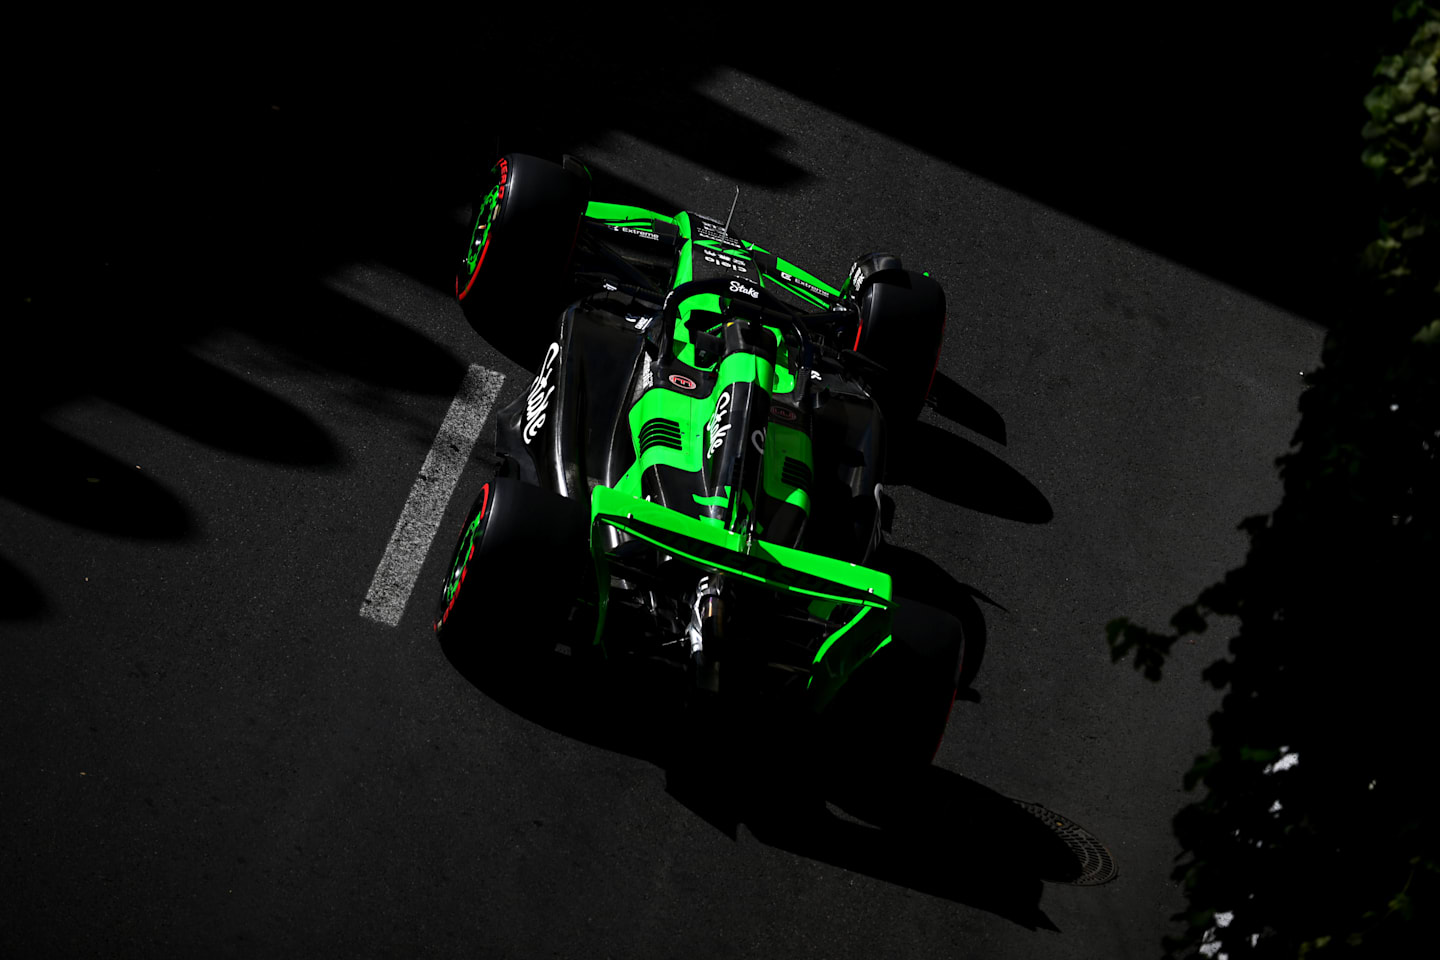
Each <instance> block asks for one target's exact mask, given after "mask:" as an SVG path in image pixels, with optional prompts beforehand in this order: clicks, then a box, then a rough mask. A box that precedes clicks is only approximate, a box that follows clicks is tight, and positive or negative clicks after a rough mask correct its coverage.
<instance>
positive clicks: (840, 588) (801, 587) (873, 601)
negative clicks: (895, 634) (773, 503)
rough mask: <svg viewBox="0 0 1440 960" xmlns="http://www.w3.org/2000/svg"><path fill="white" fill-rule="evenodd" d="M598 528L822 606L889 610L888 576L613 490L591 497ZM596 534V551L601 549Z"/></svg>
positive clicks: (602, 489) (596, 491) (594, 523)
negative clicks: (602, 526) (754, 537)
mask: <svg viewBox="0 0 1440 960" xmlns="http://www.w3.org/2000/svg"><path fill="white" fill-rule="evenodd" d="M590 518H591V523H592V526H593V527H598V526H599V525H600V524H606V525H608V526H611V527H614V528H615V529H617V530H621V531H623V532H625V533H628V534H630V535H631V536H634V537H638V538H639V539H641V540H644V541H646V542H647V543H651V544H653V545H655V546H656V547H658V548H660V549H661V550H664V551H665V552H666V553H670V554H673V555H675V556H678V557H682V558H684V559H686V560H688V561H690V562H691V563H694V564H695V565H697V566H700V567H703V568H708V569H716V570H724V571H726V572H729V573H733V574H735V575H736V576H740V577H745V578H746V579H749V580H754V581H756V582H759V583H763V584H766V585H767V586H769V587H771V588H772V589H776V590H787V591H791V592H794V593H799V594H802V595H805V596H809V597H814V598H816V599H820V600H831V601H834V602H836V603H852V604H860V605H862V606H864V607H866V608H871V607H873V608H877V609H880V610H888V608H889V606H890V597H891V589H892V588H891V582H890V577H889V575H888V574H885V573H881V572H880V571H878V570H871V569H870V568H868V567H861V566H857V565H856V564H853V563H847V562H845V561H843V560H836V559H834V558H833V557H826V556H822V555H820V554H818V553H807V552H805V551H803V550H795V549H792V548H790V547H782V546H780V545H779V544H774V543H766V542H765V541H763V540H751V539H748V538H747V537H745V536H744V535H743V534H739V533H732V532H730V531H728V530H724V529H722V528H718V527H714V526H711V525H709V524H705V523H702V522H701V521H699V520H698V519H696V518H694V517H687V516H685V515H684V514H682V513H678V512H677V511H674V510H670V509H668V508H666V507H662V506H660V505H659V504H656V503H650V502H648V501H645V500H640V499H638V498H636V497H632V496H629V495H627V494H624V493H621V492H620V491H619V490H614V489H611V488H609V487H596V488H595V489H594V491H593V492H592V493H591V496H590ZM595 542H596V541H595V539H594V536H593V534H592V545H593V544H594V543H595Z"/></svg>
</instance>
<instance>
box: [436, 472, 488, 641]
mask: <svg viewBox="0 0 1440 960" xmlns="http://www.w3.org/2000/svg"><path fill="white" fill-rule="evenodd" d="M489 508H490V484H488V483H487V484H485V486H483V487H481V488H480V509H479V510H477V511H475V515H474V516H473V517H471V518H470V522H469V523H467V524H466V525H465V529H464V530H463V531H461V533H460V540H459V542H457V543H456V544H455V553H454V554H453V555H452V556H451V558H450V571H449V573H448V574H447V575H446V577H445V589H444V590H442V591H441V592H440V603H439V604H438V607H437V610H436V613H435V632H436V633H439V632H440V631H441V630H443V629H444V627H445V623H446V621H448V620H449V619H450V615H451V613H453V612H454V610H455V600H456V598H457V597H459V596H460V588H461V587H462V586H464V584H465V574H466V571H467V570H468V569H469V567H470V561H471V560H473V559H474V558H475V548H476V546H478V545H479V543H480V538H481V537H483V536H484V535H485V526H484V524H485V515H486V513H487V512H488V511H489Z"/></svg>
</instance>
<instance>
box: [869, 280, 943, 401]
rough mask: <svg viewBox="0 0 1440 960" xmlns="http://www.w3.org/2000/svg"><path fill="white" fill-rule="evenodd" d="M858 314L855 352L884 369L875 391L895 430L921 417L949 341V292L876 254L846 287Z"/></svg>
mask: <svg viewBox="0 0 1440 960" xmlns="http://www.w3.org/2000/svg"><path fill="white" fill-rule="evenodd" d="M846 290H847V292H848V293H849V294H850V295H851V296H852V297H854V299H855V303H856V306H857V307H858V308H859V314H860V324H859V328H858V329H857V330H856V332H855V347H854V349H855V351H856V352H857V353H862V354H864V355H865V356H866V357H869V358H870V359H871V360H874V361H875V362H876V363H878V364H880V365H881V366H882V367H884V368H885V370H886V373H885V375H884V376H877V377H876V378H875V379H874V381H873V383H872V387H873V388H874V390H873V393H874V395H875V400H876V402H877V403H879V404H880V409H881V410H882V411H884V413H885V417H886V419H887V420H889V421H890V423H891V425H892V426H895V427H896V428H900V429H903V428H904V426H905V425H906V424H908V423H910V422H911V421H913V420H914V419H915V418H916V417H917V416H919V415H920V409H921V407H923V406H924V405H925V399H926V397H928V396H929V395H930V388H931V387H932V386H933V385H934V382H935V371H936V369H937V368H938V367H939V364H940V346H941V343H942V342H943V341H944V338H945V292H944V291H943V290H941V289H940V284H938V283H936V282H935V280H933V279H931V278H930V277H928V276H926V275H925V274H923V273H916V272H915V271H913V270H903V269H901V267H900V259H899V258H898V257H894V256H891V255H889V254H871V255H870V256H868V257H862V258H861V259H860V260H857V261H856V263H855V266H854V267H852V268H851V271H850V278H849V280H847V282H846Z"/></svg>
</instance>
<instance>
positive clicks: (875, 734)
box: [821, 599, 965, 778]
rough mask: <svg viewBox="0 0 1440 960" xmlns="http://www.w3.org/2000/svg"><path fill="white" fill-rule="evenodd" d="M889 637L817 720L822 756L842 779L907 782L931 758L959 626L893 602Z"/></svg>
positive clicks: (958, 651) (939, 614)
mask: <svg viewBox="0 0 1440 960" xmlns="http://www.w3.org/2000/svg"><path fill="white" fill-rule="evenodd" d="M893 616H894V620H893V622H892V636H893V639H892V640H891V642H890V643H888V644H886V646H885V647H883V648H882V649H881V650H880V651H879V652H877V653H876V654H875V655H874V656H873V657H871V658H870V659H869V660H867V661H865V662H864V663H862V664H861V665H860V666H859V667H858V668H856V670H855V672H854V673H853V674H852V675H851V676H850V678H849V679H848V680H847V681H846V682H845V686H843V687H842V688H841V689H840V692H839V693H838V694H836V697H835V700H834V701H833V702H832V703H831V704H830V706H829V707H827V708H826V710H825V712H824V714H822V716H821V730H822V755H823V756H824V758H825V761H826V763H827V765H828V766H829V767H830V768H831V769H832V771H835V772H837V773H839V774H840V775H841V776H842V778H843V777H845V776H849V775H852V774H860V775H861V776H862V777H868V776H871V775H877V774H878V775H883V776H894V777H905V776H910V775H913V774H916V773H919V772H920V771H922V770H924V768H925V767H927V766H928V765H929V764H930V762H931V761H932V760H933V759H934V758H935V754H936V753H937V752H938V751H939V749H940V742H941V740H942V738H943V737H944V735H945V728H946V725H947V723H948V722H949V717H950V708H951V706H952V704H953V703H954V700H955V689H956V682H957V679H958V677H959V674H960V669H961V664H962V662H963V659H964V651H965V639H964V630H963V629H962V627H961V626H960V621H958V620H956V619H955V618H954V617H953V616H951V615H950V614H948V613H946V612H945V611H943V610H940V609H938V608H936V607H931V606H928V605H926V604H923V603H919V602H918V601H914V600H901V599H897V600H896V603H895V610H894V614H893Z"/></svg>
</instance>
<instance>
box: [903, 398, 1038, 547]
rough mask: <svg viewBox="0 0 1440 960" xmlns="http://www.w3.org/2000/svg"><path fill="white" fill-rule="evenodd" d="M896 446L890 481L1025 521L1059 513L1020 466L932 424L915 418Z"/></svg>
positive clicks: (986, 511) (1004, 516) (998, 514)
mask: <svg viewBox="0 0 1440 960" xmlns="http://www.w3.org/2000/svg"><path fill="white" fill-rule="evenodd" d="M891 450H892V452H891V456H890V461H889V463H888V464H887V465H886V470H885V482H886V483H897V484H905V485H907V486H911V487H914V488H915V489H916V490H922V491H924V492H925V493H928V494H930V495H931V496H934V497H938V498H940V499H941V500H944V501H946V502H948V503H953V504H955V505H956V506H961V507H968V508H970V509H971V510H977V511H979V512H980V513H988V514H990V515H991V516H995V517H1001V518H1003V519H1006V520H1018V521H1020V522H1021V523H1049V522H1050V521H1051V520H1052V519H1053V518H1054V516H1055V510H1054V508H1052V507H1051V506H1050V501H1049V500H1047V499H1045V495H1044V494H1043V493H1041V492H1040V491H1039V490H1038V489H1037V488H1036V487H1035V485H1034V484H1033V483H1031V482H1030V481H1029V480H1027V479H1025V477H1024V476H1023V475H1022V474H1021V473H1020V472H1019V471H1018V470H1016V469H1015V468H1014V467H1012V466H1010V465H1009V464H1008V463H1006V462H1005V461H1003V460H1001V459H1000V458H999V457H997V456H995V455H994V454H992V453H990V452H989V451H987V450H985V449H983V448H982V447H980V446H979V445H978V444H975V443H972V442H971V441H969V440H966V439H964V438H963V437H959V436H957V435H955V434H953V433H950V432H949V431H947V430H943V429H941V428H940V427H937V426H935V425H933V424H930V423H926V422H924V421H921V422H918V423H915V424H914V425H913V426H912V427H911V428H910V429H909V431H907V433H906V434H905V435H904V436H903V437H901V438H900V442H898V443H895V444H893V445H892V448H891Z"/></svg>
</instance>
